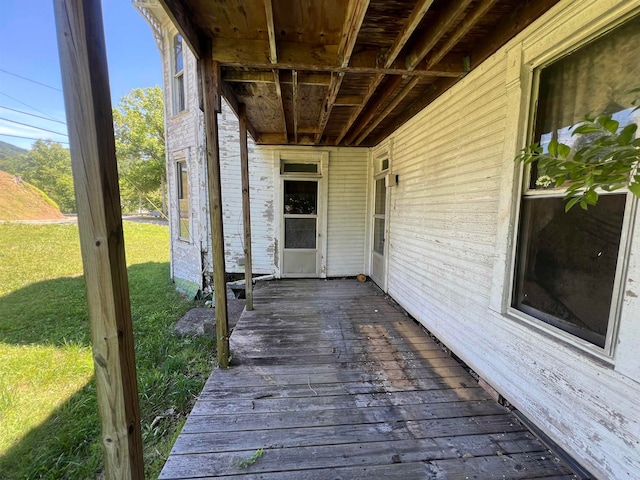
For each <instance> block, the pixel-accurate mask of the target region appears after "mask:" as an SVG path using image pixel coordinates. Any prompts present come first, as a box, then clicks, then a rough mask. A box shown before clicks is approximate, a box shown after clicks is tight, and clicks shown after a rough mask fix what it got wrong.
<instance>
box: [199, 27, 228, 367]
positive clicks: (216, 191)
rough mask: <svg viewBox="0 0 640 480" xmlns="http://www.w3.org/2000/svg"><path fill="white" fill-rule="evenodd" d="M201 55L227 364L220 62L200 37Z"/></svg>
mask: <svg viewBox="0 0 640 480" xmlns="http://www.w3.org/2000/svg"><path fill="white" fill-rule="evenodd" d="M201 43H202V48H203V54H202V58H201V59H200V61H199V66H200V81H201V82H202V93H203V97H204V122H205V127H204V129H205V132H206V136H207V180H208V184H209V187H208V188H209V221H210V224H211V248H212V259H213V291H214V297H215V308H216V346H217V356H218V365H219V366H220V368H227V367H228V366H229V322H228V319H227V285H226V279H225V265H224V231H223V229H222V188H221V184H220V148H219V143H218V112H219V111H220V108H221V105H220V81H221V80H220V65H219V64H218V62H214V61H213V55H212V52H211V42H210V41H209V40H208V39H204V38H203V39H201Z"/></svg>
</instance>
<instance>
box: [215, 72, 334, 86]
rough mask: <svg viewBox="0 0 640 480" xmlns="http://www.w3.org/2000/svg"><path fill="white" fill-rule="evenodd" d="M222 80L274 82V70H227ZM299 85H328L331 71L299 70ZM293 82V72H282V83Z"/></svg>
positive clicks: (232, 81) (233, 81) (231, 81)
mask: <svg viewBox="0 0 640 480" xmlns="http://www.w3.org/2000/svg"><path fill="white" fill-rule="evenodd" d="M222 80H223V81H225V82H230V83H273V72H271V71H264V72H261V71H249V72H245V71H241V70H227V71H225V72H223V74H222ZM297 81H298V85H319V86H327V85H329V84H330V83H331V74H330V73H304V72H298V80H297ZM291 83H293V75H292V74H291V72H287V71H286V70H285V71H282V72H280V84H282V85H284V84H291Z"/></svg>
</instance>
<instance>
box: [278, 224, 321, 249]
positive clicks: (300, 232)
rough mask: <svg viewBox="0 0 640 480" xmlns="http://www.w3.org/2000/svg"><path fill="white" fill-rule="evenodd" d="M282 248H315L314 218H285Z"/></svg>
mask: <svg viewBox="0 0 640 480" xmlns="http://www.w3.org/2000/svg"><path fill="white" fill-rule="evenodd" d="M284 248H312V249H313V248H316V219H315V218H285V219H284Z"/></svg>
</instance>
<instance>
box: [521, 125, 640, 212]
mask: <svg viewBox="0 0 640 480" xmlns="http://www.w3.org/2000/svg"><path fill="white" fill-rule="evenodd" d="M619 127H620V124H619V122H618V121H616V120H614V119H613V118H611V115H600V116H598V117H595V118H593V117H587V118H586V119H585V120H584V121H583V122H582V123H580V124H579V125H577V126H576V127H574V128H573V131H572V134H571V135H572V136H576V135H584V136H585V140H587V142H586V144H585V142H579V141H578V142H576V143H578V144H580V143H582V144H583V146H580V147H578V148H573V149H572V148H571V147H570V146H569V145H566V144H564V143H560V142H558V140H557V139H555V138H554V139H553V140H551V141H550V142H549V145H548V146H547V152H544V151H543V149H542V147H541V146H540V145H539V144H533V145H529V146H528V147H526V148H525V149H523V151H522V153H521V154H520V155H518V156H517V157H516V161H520V162H523V163H524V164H532V163H534V162H537V166H538V172H541V173H542V174H543V175H541V176H540V177H538V179H537V182H536V184H537V185H539V186H543V187H548V186H550V185H551V184H555V186H556V187H561V186H563V185H565V184H568V187H567V190H566V195H565V197H564V199H565V201H566V205H565V211H568V210H569V209H570V208H571V207H573V206H574V205H576V204H579V205H580V207H581V208H583V209H584V210H586V209H587V208H588V206H589V205H595V204H596V203H597V202H598V190H600V189H601V190H604V191H605V192H611V191H614V190H619V189H621V188H628V189H629V191H630V192H631V193H633V194H634V195H636V196H637V197H640V174H638V163H639V161H640V139H639V138H636V136H635V134H636V130H637V128H638V126H637V125H636V124H635V123H632V124H629V125H627V126H625V127H624V128H622V129H619Z"/></svg>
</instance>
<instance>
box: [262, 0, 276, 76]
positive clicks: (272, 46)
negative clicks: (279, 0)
mask: <svg viewBox="0 0 640 480" xmlns="http://www.w3.org/2000/svg"><path fill="white" fill-rule="evenodd" d="M264 9H265V15H266V17H267V32H268V34H269V60H271V63H272V64H274V65H275V64H276V63H278V49H277V46H276V29H275V26H274V23H273V5H272V3H271V0H265V1H264Z"/></svg>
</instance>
